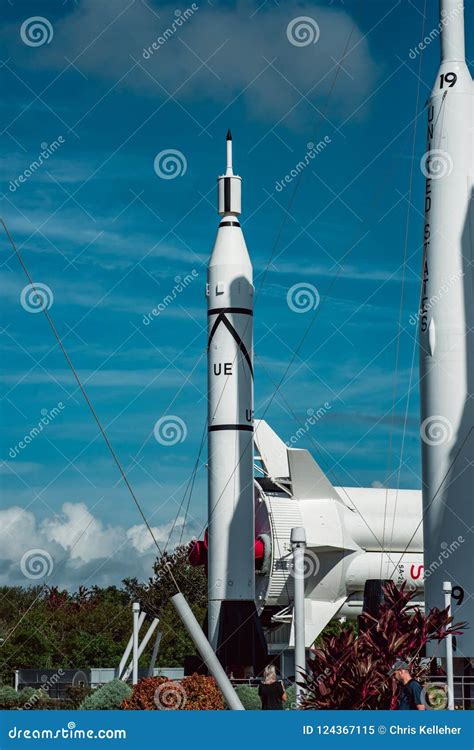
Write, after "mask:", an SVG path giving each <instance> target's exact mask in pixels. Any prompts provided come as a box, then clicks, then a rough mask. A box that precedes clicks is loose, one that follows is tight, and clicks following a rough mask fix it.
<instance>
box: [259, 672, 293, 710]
mask: <svg viewBox="0 0 474 750" xmlns="http://www.w3.org/2000/svg"><path fill="white" fill-rule="evenodd" d="M258 695H259V698H260V700H261V701H262V711H282V710H283V703H285V701H286V700H287V697H288V696H287V694H286V691H285V688H284V685H283V682H282V681H281V680H277V676H276V669H275V667H274V666H273V664H269V665H268V666H267V667H265V669H264V670H263V679H262V681H261V683H260V685H259V686H258Z"/></svg>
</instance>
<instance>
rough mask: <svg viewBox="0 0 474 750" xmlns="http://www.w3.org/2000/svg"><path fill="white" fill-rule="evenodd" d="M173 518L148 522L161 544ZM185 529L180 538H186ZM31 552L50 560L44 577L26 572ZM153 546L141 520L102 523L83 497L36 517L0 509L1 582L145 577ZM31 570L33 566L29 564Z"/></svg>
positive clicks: (111, 580)
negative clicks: (157, 523)
mask: <svg viewBox="0 0 474 750" xmlns="http://www.w3.org/2000/svg"><path fill="white" fill-rule="evenodd" d="M183 521H184V519H183V518H182V517H179V518H178V519H177V521H176V523H175V525H174V530H173V533H172V535H171V547H172V546H173V545H174V544H176V543H177V542H178V540H179V537H180V535H181V531H182V527H183ZM172 526H173V522H172V521H170V522H168V523H165V524H163V525H161V526H153V527H152V530H153V535H154V537H155V539H156V540H157V542H158V543H159V544H161V545H163V544H164V543H165V542H166V541H167V540H168V537H169V535H170V531H171V529H172ZM190 536H191V532H190V531H188V532H187V533H186V535H185V537H184V541H186V539H189V538H190ZM32 552H34V553H35V554H37V555H39V557H40V558H41V557H42V558H43V559H46V560H48V561H49V560H51V561H52V562H51V564H50V566H48V567H50V568H51V573H50V575H48V576H47V577H39V578H35V577H30V576H28V575H27V574H25V569H26V570H28V566H27V562H25V561H27V560H28V557H29V556H31V554H32ZM156 555H157V549H156V546H155V544H154V541H153V539H152V538H151V535H150V533H149V531H148V529H147V528H146V527H145V525H144V524H138V525H134V526H131V527H130V528H128V529H127V528H124V527H123V526H121V525H120V524H117V525H111V524H108V525H107V524H105V523H104V522H103V521H102V520H101V519H99V518H98V517H97V516H95V515H94V513H93V512H92V511H91V510H90V509H89V508H88V506H87V505H86V504H85V503H64V505H63V506H62V508H61V512H60V513H58V514H53V515H51V516H50V517H47V518H45V519H43V520H42V521H38V520H37V519H36V517H35V515H34V514H33V513H32V512H31V511H29V510H25V508H21V507H19V506H12V507H10V508H7V509H4V510H0V584H1V585H10V586H13V585H22V586H29V585H34V584H39V585H41V584H43V583H47V584H48V585H59V586H66V587H70V588H74V587H76V586H78V585H80V584H84V585H89V586H90V585H92V584H95V583H98V584H102V585H108V584H111V583H115V584H119V583H120V581H121V580H122V579H123V578H126V577H134V576H137V577H138V578H141V579H145V578H148V577H149V576H150V575H151V574H152V565H153V561H154V559H155V557H156ZM32 569H33V570H34V568H32Z"/></svg>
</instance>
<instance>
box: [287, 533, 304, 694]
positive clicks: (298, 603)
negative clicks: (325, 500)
mask: <svg viewBox="0 0 474 750" xmlns="http://www.w3.org/2000/svg"><path fill="white" fill-rule="evenodd" d="M290 540H291V547H292V549H293V578H294V583H295V599H294V605H293V621H294V626H295V690H296V705H297V706H299V705H300V703H301V701H302V698H303V695H304V690H303V688H302V687H301V685H299V684H298V680H299V679H301V674H302V672H304V671H305V670H306V647H305V642H304V553H305V549H306V532H305V530H304V528H303V527H302V526H294V527H293V528H292V529H291V536H290Z"/></svg>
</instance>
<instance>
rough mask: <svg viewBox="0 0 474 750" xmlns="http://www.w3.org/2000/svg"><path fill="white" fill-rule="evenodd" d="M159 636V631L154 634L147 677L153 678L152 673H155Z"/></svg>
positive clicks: (160, 633) (160, 634)
mask: <svg viewBox="0 0 474 750" xmlns="http://www.w3.org/2000/svg"><path fill="white" fill-rule="evenodd" d="M161 636H162V632H161V630H159V631H158V632H157V634H156V639H155V645H154V646H153V653H152V655H151V659H150V664H149V667H148V677H153V672H154V671H155V664H156V658H157V656H158V651H159V649H160V643H161Z"/></svg>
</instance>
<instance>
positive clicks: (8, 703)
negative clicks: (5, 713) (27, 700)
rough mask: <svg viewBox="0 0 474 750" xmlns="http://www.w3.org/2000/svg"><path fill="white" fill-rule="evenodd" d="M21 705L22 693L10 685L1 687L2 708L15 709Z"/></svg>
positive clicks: (0, 704)
mask: <svg viewBox="0 0 474 750" xmlns="http://www.w3.org/2000/svg"><path fill="white" fill-rule="evenodd" d="M19 705H20V693H17V692H16V690H15V689H14V688H12V687H11V686H10V685H2V686H0V708H15V707H16V706H19Z"/></svg>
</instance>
